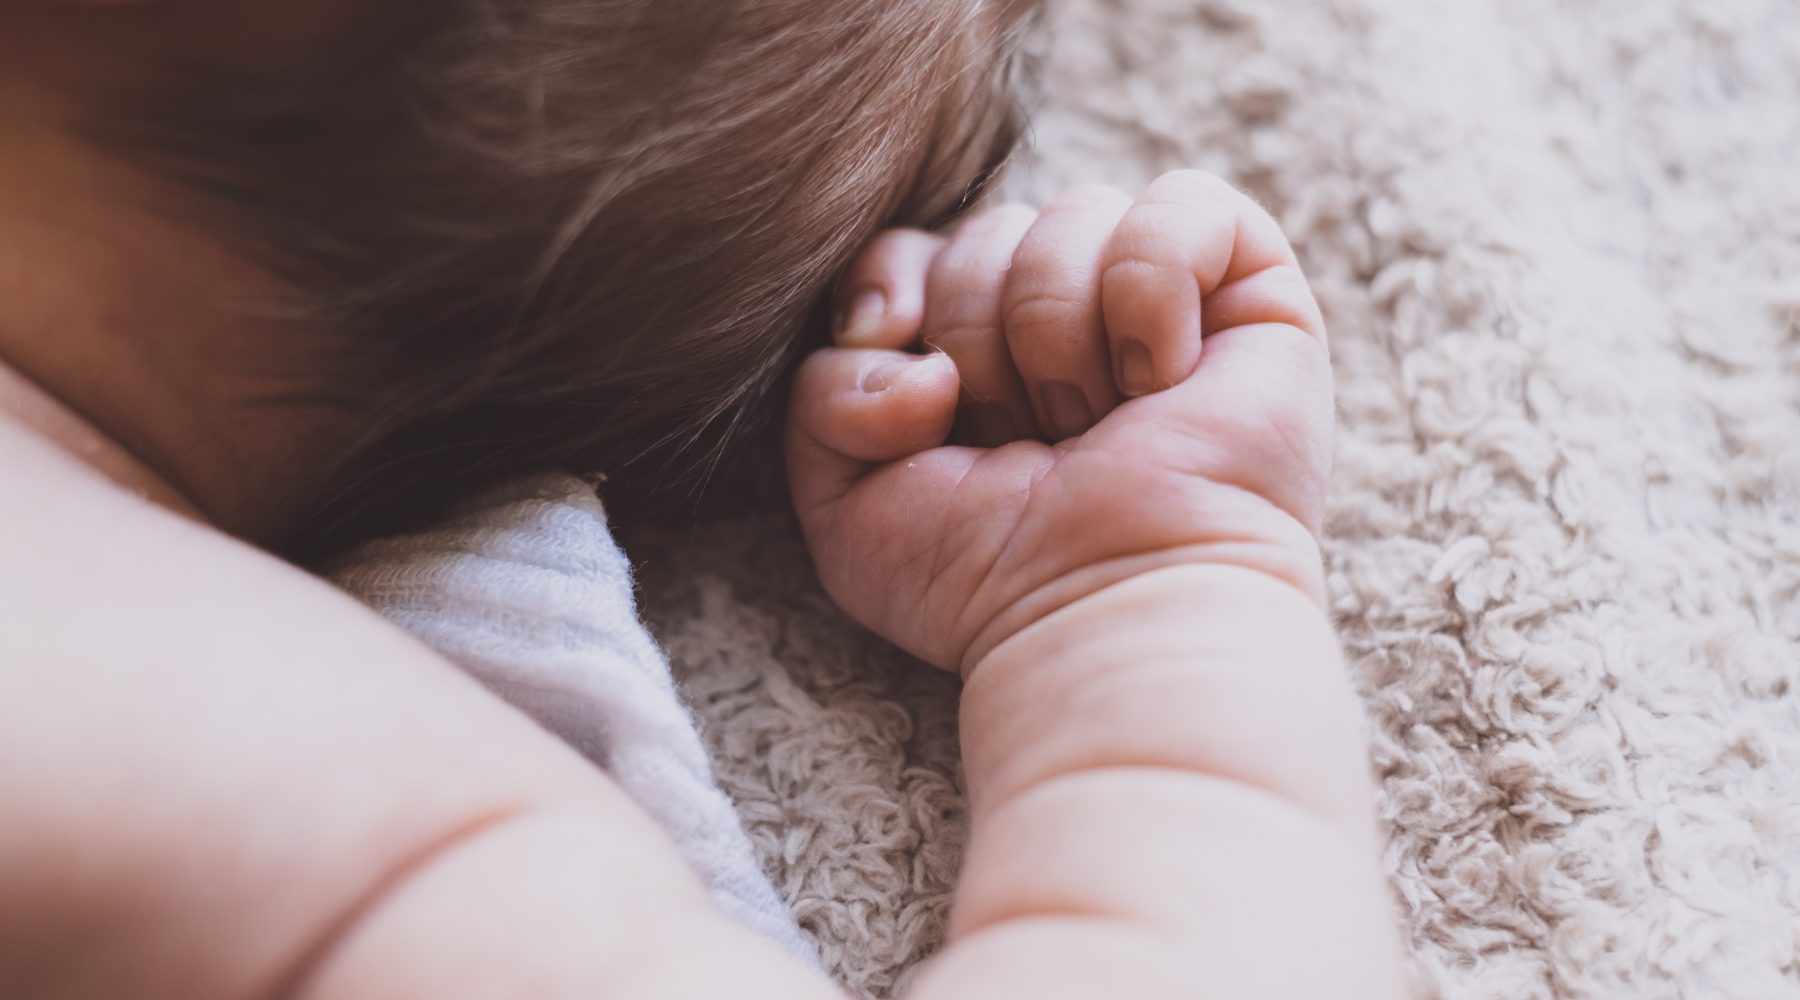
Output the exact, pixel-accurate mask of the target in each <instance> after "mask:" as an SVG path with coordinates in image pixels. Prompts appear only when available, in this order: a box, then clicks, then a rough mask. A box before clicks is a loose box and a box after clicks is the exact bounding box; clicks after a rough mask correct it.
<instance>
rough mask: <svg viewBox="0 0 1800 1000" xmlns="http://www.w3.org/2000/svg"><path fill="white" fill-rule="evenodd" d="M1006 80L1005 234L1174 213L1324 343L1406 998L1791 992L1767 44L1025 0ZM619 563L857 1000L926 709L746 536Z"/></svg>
mask: <svg viewBox="0 0 1800 1000" xmlns="http://www.w3.org/2000/svg"><path fill="white" fill-rule="evenodd" d="M1043 47H1044V49H1045V50H1046V57H1047V58H1046V64H1045V87H1046V91H1047V92H1046V94H1045V95H1044V104H1045V107H1044V108H1043V111H1042V113H1041V114H1040V115H1039V117H1038V120H1037V126H1036V129H1035V132H1036V137H1035V138H1036V145H1037V150H1036V152H1035V154H1033V156H1032V157H1031V158H1030V162H1029V164H1028V169H1027V170H1025V171H1023V172H1022V173H1021V174H1020V175H1019V176H1017V177H1016V178H1015V180H1014V185H1015V187H1016V188H1017V190H1018V192H1019V193H1020V194H1021V195H1024V196H1028V197H1042V196H1043V195H1046V194H1048V193H1051V192H1053V191H1055V190H1059V189H1061V188H1062V187H1064V186H1066V185H1068V184H1071V183H1076V182H1080V181H1085V180H1092V179H1102V180H1108V181H1112V182H1114V183H1118V184H1120V185H1122V186H1126V187H1134V186H1137V185H1140V184H1142V183H1143V182H1144V181H1145V180H1147V179H1148V178H1150V177H1151V176H1153V175H1155V174H1156V173H1158V172H1160V171H1162V170H1164V169H1167V168H1172V167H1177V166H1190V165H1191V166H1200V167H1204V168H1207V169H1210V170H1213V171H1216V172H1218V173H1220V174H1222V175H1224V176H1226V177H1228V178H1230V179H1232V180H1234V181H1236V182H1237V183H1239V184H1240V185H1243V186H1245V187H1246V188H1248V189H1249V190H1250V191H1252V192H1253V193H1255V194H1256V195H1257V196H1258V197H1259V198H1260V199H1262V200H1263V201H1264V202H1265V203H1266V204H1267V205H1268V206H1269V207H1270V208H1271V209H1272V210H1273V211H1274V212H1275V214H1276V215H1277V216H1278V217H1279V218H1281V219H1282V220H1283V221H1284V222H1285V223H1286V225H1287V227H1288V231H1289V233H1290V234H1291V235H1292V236H1293V238H1294V240H1295V242H1296V244H1297V246H1298V248H1299V250H1300V253H1301V256H1302V258H1303V259H1304V261H1305V263H1306V266H1307V268H1308V270H1309V271H1310V273H1311V274H1312V276H1313V278H1314V280H1315V282H1316V283H1317V286H1318V289H1319V291H1320V293H1321V296H1322V298H1323V300H1324V302H1325V305H1326V308H1327V311H1328V315H1329V317H1330V319H1331V322H1332V326H1333V333H1334V338H1335V339H1334V348H1335V352H1336V357H1337V363H1338V369H1339V378H1340V382H1339V393H1340V397H1339V398H1340V412H1341V414H1342V431H1341V439H1340V445H1339V461H1338V472H1337V487H1336V489H1337V493H1336V505H1335V508H1334V511H1333V517H1332V518H1331V522H1330V529H1329V531H1330V539H1329V545H1328V550H1329V564H1330V570H1331V584H1332V595H1333V600H1334V608H1335V611H1336V614H1337V620H1338V624H1339V626H1340V628H1341V631H1342V634H1343V640H1344V644H1345V647H1346V649H1347V651H1348V654H1349V662H1350V666H1351V670H1352V671H1353V672H1354V674H1355V677H1356V679H1357V680H1358V682H1359V683H1360V685H1361V687H1362V690H1363V691H1364V692H1365V694H1366V696H1367V703H1368V709H1369V718H1370V745H1371V757H1372V762H1373V765H1374V767H1375V769H1376V773H1377V775H1378V776H1379V793H1378V794H1379V799H1380V808H1381V812H1382V814H1383V815H1384V816H1385V817H1386V819H1387V821H1388V823H1389V824H1390V825H1391V828H1392V838H1393V839H1392V846H1391V847H1390V849H1389V850H1388V853H1387V857H1386V861H1387V866H1388V868H1389V870H1390V871H1391V872H1392V874H1393V886H1394V894H1395V897H1396V899H1397V900H1398V910H1399V912H1400V914H1401V919H1402V921H1403V923H1404V925H1405V927H1406V929H1407V933H1408V936H1409V939H1410V942H1411V944H1412V947H1413V948H1414V950H1415V952H1416V954H1417V956H1418V963H1419V965H1420V967H1421V979H1422V980H1423V982H1424V986H1423V990H1424V991H1425V992H1427V993H1440V994H1441V995H1443V996H1445V997H1450V998H1477V997H1480V998H1486V997H1493V998H1507V1000H1527V998H1533V997H1559V998H1572V997H1584V998H1585V997H1620V998H1634V1000H1652V998H1659V997H1689V998H1703V997H1729V998H1735V1000H1745V998H1761V997H1775V996H1786V997H1792V996H1800V973H1797V972H1796V968H1795V963H1796V942H1797V940H1800V687H1797V685H1796V673H1797V672H1800V4H1796V3H1794V0H1717V2H1708V3H1699V2H1693V3H1690V2H1686V0H1582V2H1575V0H1563V2H1557V0H1114V2H1104V0H1064V2H1063V3H1062V4H1060V6H1059V10H1058V12H1057V14H1056V16H1055V17H1054V18H1053V19H1052V21H1051V24H1050V30H1049V31H1048V32H1047V33H1046V38H1045V41H1044V43H1043ZM634 555H635V556H636V558H637V559H638V560H639V561H640V563H641V564H642V569H643V571H644V573H645V578H644V579H645V597H646V602H647V613H648V614H649V616H650V618H651V619H652V621H653V623H654V624H655V626H656V628H657V629H658V632H659V634H660V636H661V638H662V639H663V640H664V641H665V642H666V643H667V644H668V646H669V648H670V650H671V652H672V654H673V657H674V660H675V663H676V668H677V671H678V673H679V675H680V676H681V677H682V678H683V680H684V682H685V684H686V686H687V692H688V696H689V697H690V699H691V701H692V702H693V704H694V706H695V707H696V709H697V710H698V712H699V713H700V715H701V716H702V719H703V723H704V725H705V727H706V733H707V736H708V738H709V740H710V741H711V745H712V748H713V750H714V751H715V756H716V760H717V765H718V768H719V771H720V775H721V777H722V779H723V780H724V781H725V783H726V785H727V787H728V788H729V789H730V791H731V792H732V793H733V795H734V796H735V797H736V799H737V801H738V802H739V804H740V805H741V807H742V809H743V812H744V815H745V817H746V819H747V823H748V826H749V827H750V830H751V833H752V835H753V837H754V838H755V841H756V844H757V846H758V848H759V849H760V850H761V851H762V852H763V855H764V857H765V858H766V861H767V864H768V867H769V869H770V870H771V872H772V873H773V874H774V876H775V879H776V882H777V884H778V886H779V887H780V888H781V889H782V890H783V891H784V892H785V893H786V894H787V897H788V898H789V900H791V901H792V903H793V904H794V907H795V910H796V912H797V913H798V915H799V918H800V920H801V922H802V923H803V925H804V926H805V928H806V930H807V931H808V932H809V933H810V934H811V935H812V936H813V937H814V939H815V940H816V941H817V943H818V945H819V948H820V950H821V951H822V953H823V956H824V961H825V963H826V965H827V967H828V968H829V969H830V970H831V971H833V972H834V973H836V974H837V975H838V976H839V977H840V978H841V979H843V980H844V981H845V982H846V983H847V984H849V986H850V987H851V988H852V989H853V990H856V991H860V992H862V993H865V994H869V995H872V996H885V995H888V994H890V993H892V992H894V991H895V990H896V989H898V988H900V987H902V986H903V985H904V983H905V980H906V975H907V973H906V970H907V969H908V968H909V967H911V966H913V965H915V964H916V963H918V962H919V961H920V960H921V959H923V958H925V957H927V956H928V955H930V954H931V952H932V951H933V949H934V948H936V947H937V946H938V944H939V942H940V940H941V936H942V929H943V919H944V913H945V907H946V905H947V903H948V901H949V894H950V888H951V884H952V882H953V880H954V877H955V874H956V868H957V863H958V857H959V852H960V848H961V844H962V842H963V838H964V830H965V826H964V823H965V817H964V812H963V802H962V796H961V794H960V792H959V780H960V779H959V777H958V772H957V764H956V759H957V757H956V737H955V699H956V687H955V685H954V684H953V683H952V682H951V681H950V680H949V679H948V678H946V677H943V676H939V675H937V674H934V673H931V672H928V671H927V670H926V669H925V668H922V667H919V666H917V665H916V664H912V663H909V662H906V661H905V660H904V659H903V658H902V657H900V656H898V655H895V654H894V653H892V652H890V651H888V650H887V649H885V648H884V647H883V646H882V645H881V644H880V643H879V642H877V641H875V640H873V639H870V638H867V637H865V636H863V635H862V634H860V633H859V632H858V630H857V629H855V628H854V627H853V626H850V625H848V624H847V623H845V622H843V621H842V620H840V619H839V618H838V617H837V616H836V615H835V614H834V613H833V612H832V611H831V609H830V607H829V605H828V604H827V603H826V601H825V599H824V598H823V597H822V596H820V594H819V593H818V591H817V590H816V588H815V586H814V584H813V583H812V579H811V571H810V568H809V566H808V564H807V561H806V557H805V554H804V552H803V551H802V549H801V548H800V546H799V544H798V542H797V540H796V538H795V534H794V531H793V529H792V528H791V526H790V525H789V524H788V522H787V521H786V519H785V518H784V517H782V516H779V515H775V514H768V515H750V516H744V517H739V518H736V519H734V520H730V521H727V522H723V523H717V524H711V525H707V526H704V527H702V528H700V529H698V530H695V531H688V532H684V533H683V534H681V535H680V536H679V537H675V538H665V539H662V540H656V539H651V540H649V541H648V543H647V544H644V545H642V546H640V547H639V548H637V549H636V550H635V551H634ZM1295 948H1296V950H1297V951H1300V952H1304V950H1305V948H1306V943H1305V942H1302V941H1297V942H1295Z"/></svg>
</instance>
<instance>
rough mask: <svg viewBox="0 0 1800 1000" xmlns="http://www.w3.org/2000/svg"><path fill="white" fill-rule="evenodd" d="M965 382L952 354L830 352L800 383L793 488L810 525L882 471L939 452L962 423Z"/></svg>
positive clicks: (790, 437) (809, 365) (805, 369)
mask: <svg viewBox="0 0 1800 1000" xmlns="http://www.w3.org/2000/svg"><path fill="white" fill-rule="evenodd" d="M959 389H960V383H959V381H958V379H957V375H956V365H955V363H954V362H952V361H951V360H950V358H949V356H948V355H945V354H941V353H932V354H924V355H919V354H904V353H901V352H899V351H880V350H857V349H853V348H827V349H825V350H822V351H819V352H817V353H815V354H813V356H812V357H810V358H807V359H806V363H805V364H803V365H801V366H800V371H799V374H797V375H796V376H795V377H794V388H793V396H792V398H791V400H790V402H789V404H788V430H787V463H788V485H789V487H790V489H791V490H792V491H793V495H794V505H795V507H796V509H798V511H799V512H800V516H801V519H802V520H806V519H808V518H810V517H811V515H812V514H813V512H815V511H817V510H819V509H820V508H821V507H823V506H825V505H827V504H829V503H831V502H833V501H835V500H837V499H838V498H839V497H842V496H843V495H844V493H845V492H847V491H848V490H849V489H850V487H851V486H852V485H854V484H855V482H856V481H857V480H858V479H860V478H861V477H862V476H863V475H864V474H865V473H867V472H868V470H869V469H870V468H872V467H874V466H876V465H880V464H882V463H885V462H891V461H894V460H895V459H900V458H905V457H906V456H908V455H912V454H915V453H917V452H921V451H925V450H926V449H929V448H935V447H937V446H938V445H941V444H943V443H944V440H945V439H946V438H948V437H949V436H950V428H951V426H952V425H953V424H954V423H955V421H956V399H957V393H958V391H959Z"/></svg>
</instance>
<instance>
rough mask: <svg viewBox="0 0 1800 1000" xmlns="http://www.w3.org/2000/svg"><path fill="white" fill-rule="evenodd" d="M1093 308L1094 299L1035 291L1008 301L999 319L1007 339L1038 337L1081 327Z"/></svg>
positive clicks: (1035, 338) (1036, 338) (1041, 337)
mask: <svg viewBox="0 0 1800 1000" xmlns="http://www.w3.org/2000/svg"><path fill="white" fill-rule="evenodd" d="M1094 308H1095V305H1094V303H1093V302H1092V301H1091V300H1090V299H1087V298H1078V297H1071V296H1066V295H1058V294H1056V293H1054V292H1038V293H1032V294H1029V295H1026V296H1023V297H1021V298H1019V299H1016V300H1014V301H1012V302H1008V303H1007V305H1006V311H1005V314H1004V315H1003V316H1002V319H1003V320H1004V322H1005V325H1006V335H1007V337H1008V339H1014V338H1017V337H1021V336H1022V337H1024V338H1026V339H1030V340H1039V339H1043V338H1044V337H1045V336H1047V335H1051V334H1055V333H1063V332H1066V331H1069V330H1071V329H1079V328H1081V327H1083V326H1084V325H1085V321H1086V320H1088V319H1089V317H1090V314H1092V313H1093V311H1094Z"/></svg>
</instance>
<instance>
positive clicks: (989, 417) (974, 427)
mask: <svg viewBox="0 0 1800 1000" xmlns="http://www.w3.org/2000/svg"><path fill="white" fill-rule="evenodd" d="M963 429H964V430H965V431H966V432H967V434H968V439H969V443H970V444H972V445H974V446H975V447H977V448H998V447H1000V446H1001V445H1003V444H1006V443H1007V442H1009V441H1017V440H1018V439H1019V427H1018V425H1017V424H1015V423H1013V418H1012V414H1010V413H1008V412H1006V407H1004V406H1001V405H1000V404H999V403H976V404H974V405H973V406H970V407H969V409H968V410H967V412H965V413H964V414H963Z"/></svg>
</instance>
